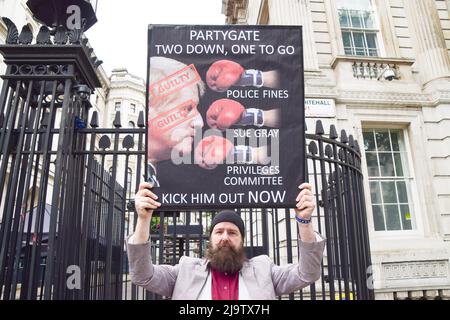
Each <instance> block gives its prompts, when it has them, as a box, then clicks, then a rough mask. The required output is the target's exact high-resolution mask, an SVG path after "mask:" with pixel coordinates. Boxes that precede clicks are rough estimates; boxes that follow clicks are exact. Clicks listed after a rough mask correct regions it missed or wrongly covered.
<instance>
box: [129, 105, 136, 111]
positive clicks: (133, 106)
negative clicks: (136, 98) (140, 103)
mask: <svg viewBox="0 0 450 320" xmlns="http://www.w3.org/2000/svg"><path fill="white" fill-rule="evenodd" d="M130 109H131V112H133V113H136V104H134V103H132V104H130Z"/></svg>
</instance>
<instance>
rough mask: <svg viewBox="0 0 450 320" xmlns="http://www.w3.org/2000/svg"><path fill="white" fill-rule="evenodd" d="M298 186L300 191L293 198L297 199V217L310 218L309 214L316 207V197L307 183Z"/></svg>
mask: <svg viewBox="0 0 450 320" xmlns="http://www.w3.org/2000/svg"><path fill="white" fill-rule="evenodd" d="M298 188H299V189H300V192H299V194H298V196H297V198H296V199H295V201H297V205H296V208H295V213H296V214H297V217H299V218H302V219H304V220H310V219H311V215H312V213H313V211H314V209H315V208H316V198H315V197H314V195H313V193H312V191H311V190H312V185H311V184H309V183H302V184H301V185H300V186H299V187H298Z"/></svg>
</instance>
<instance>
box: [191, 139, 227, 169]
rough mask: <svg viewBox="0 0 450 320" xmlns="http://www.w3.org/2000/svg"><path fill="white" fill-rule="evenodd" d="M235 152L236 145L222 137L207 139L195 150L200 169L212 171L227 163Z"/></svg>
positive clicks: (195, 157)
mask: <svg viewBox="0 0 450 320" xmlns="http://www.w3.org/2000/svg"><path fill="white" fill-rule="evenodd" d="M233 150H234V145H233V143H232V142H231V141H230V140H228V139H225V138H223V137H221V136H209V137H205V138H203V139H202V140H201V141H200V142H199V144H198V145H197V147H196V148H195V152H194V160H195V163H196V164H198V165H199V166H200V167H202V168H204V169H208V170H212V169H215V168H216V167H217V166H218V165H219V164H223V163H225V161H226V159H227V157H228V156H229V155H230V154H231V153H232V152H233Z"/></svg>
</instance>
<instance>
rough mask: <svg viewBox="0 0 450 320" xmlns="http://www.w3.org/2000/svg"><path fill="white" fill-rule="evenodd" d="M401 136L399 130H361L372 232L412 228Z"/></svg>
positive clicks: (401, 132) (404, 151) (404, 152)
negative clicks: (371, 216) (367, 178)
mask: <svg viewBox="0 0 450 320" xmlns="http://www.w3.org/2000/svg"><path fill="white" fill-rule="evenodd" d="M403 134H404V132H403V130H392V129H364V130H363V136H364V150H365V155H366V162H367V171H368V174H369V185H370V198H371V202H372V211H373V221H374V226H375V231H391V230H412V229H413V228H415V226H414V219H413V215H412V212H411V211H412V205H411V203H410V201H409V199H410V198H411V197H410V193H411V192H410V183H411V180H412V179H411V177H410V176H409V172H408V164H407V160H406V148H405V143H404V138H403Z"/></svg>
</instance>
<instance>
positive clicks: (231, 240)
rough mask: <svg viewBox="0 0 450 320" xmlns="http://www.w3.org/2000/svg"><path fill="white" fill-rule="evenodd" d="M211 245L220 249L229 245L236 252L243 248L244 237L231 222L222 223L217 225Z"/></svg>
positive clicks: (212, 235)
mask: <svg viewBox="0 0 450 320" xmlns="http://www.w3.org/2000/svg"><path fill="white" fill-rule="evenodd" d="M211 244H212V247H213V248H218V247H221V246H224V245H226V244H228V245H229V246H231V247H232V248H234V249H235V250H239V249H240V248H241V247H242V236H241V232H240V231H239V228H238V227H237V226H236V225H235V224H234V223H231V222H220V223H218V224H216V225H215V227H214V229H213V231H212V233H211Z"/></svg>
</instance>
